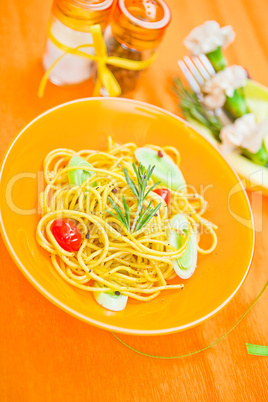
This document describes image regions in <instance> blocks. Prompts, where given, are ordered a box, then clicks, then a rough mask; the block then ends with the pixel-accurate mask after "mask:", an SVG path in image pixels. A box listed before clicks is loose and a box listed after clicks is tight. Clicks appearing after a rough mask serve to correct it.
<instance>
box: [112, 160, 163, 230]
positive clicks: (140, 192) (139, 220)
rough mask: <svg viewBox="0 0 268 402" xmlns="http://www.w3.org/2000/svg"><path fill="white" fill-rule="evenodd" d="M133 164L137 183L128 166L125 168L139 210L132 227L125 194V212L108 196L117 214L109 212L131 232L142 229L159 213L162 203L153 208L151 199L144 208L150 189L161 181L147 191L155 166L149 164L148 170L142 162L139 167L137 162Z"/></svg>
mask: <svg viewBox="0 0 268 402" xmlns="http://www.w3.org/2000/svg"><path fill="white" fill-rule="evenodd" d="M132 166H133V170H134V173H135V175H136V177H137V185H136V184H135V183H134V181H133V180H132V179H131V178H130V177H129V174H128V171H127V169H126V168H124V169H123V171H124V175H125V178H126V182H127V184H128V186H129V188H130V190H131V191H132V193H133V194H134V196H135V198H136V199H137V202H138V207H137V211H136V214H135V217H134V220H133V223H132V225H131V227H130V213H129V206H128V204H127V202H126V199H125V197H124V196H123V205H124V212H123V211H122V210H121V209H120V207H119V206H118V205H116V204H115V202H114V201H113V200H112V199H111V197H108V199H109V201H110V203H111V204H112V206H113V209H114V210H115V214H114V213H112V212H110V211H107V212H109V213H110V214H111V215H113V216H114V217H115V218H117V219H118V220H119V221H120V222H121V223H122V224H123V225H124V226H125V227H126V228H127V230H129V231H130V232H135V231H137V230H140V229H142V228H143V227H144V226H145V225H146V224H147V223H148V222H149V221H150V220H151V219H152V217H153V216H154V215H155V214H156V213H157V211H158V210H159V208H160V207H161V205H162V204H161V203H159V204H158V205H157V206H156V207H155V208H153V207H152V206H151V205H152V201H150V203H149V204H148V205H147V207H146V208H145V209H143V202H144V200H145V199H146V197H147V196H148V194H149V193H150V191H152V190H153V189H154V188H155V187H156V186H157V185H158V184H159V183H160V181H159V182H158V183H155V184H153V185H152V186H151V187H150V188H149V189H148V190H147V191H146V187H147V185H148V181H149V180H150V177H151V175H152V173H153V170H154V166H149V167H148V170H146V169H145V167H144V166H143V165H142V164H141V163H140V164H139V166H138V168H137V166H136V165H135V163H133V164H132Z"/></svg>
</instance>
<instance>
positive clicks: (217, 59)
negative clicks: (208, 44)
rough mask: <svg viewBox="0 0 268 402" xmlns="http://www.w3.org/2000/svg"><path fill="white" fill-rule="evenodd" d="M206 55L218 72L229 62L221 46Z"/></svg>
mask: <svg viewBox="0 0 268 402" xmlns="http://www.w3.org/2000/svg"><path fill="white" fill-rule="evenodd" d="M206 56H207V58H208V59H209V61H210V63H211V64H212V66H213V67H214V70H215V71H216V72H218V71H221V70H224V69H225V67H226V64H227V63H226V60H225V58H224V56H223V54H222V50H221V47H218V48H217V49H216V50H213V52H210V53H207V54H206Z"/></svg>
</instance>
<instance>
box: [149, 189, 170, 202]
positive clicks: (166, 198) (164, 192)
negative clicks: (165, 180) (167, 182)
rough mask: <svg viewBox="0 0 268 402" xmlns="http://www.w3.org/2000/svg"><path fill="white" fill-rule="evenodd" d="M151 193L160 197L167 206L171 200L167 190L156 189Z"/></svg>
mask: <svg viewBox="0 0 268 402" xmlns="http://www.w3.org/2000/svg"><path fill="white" fill-rule="evenodd" d="M153 192H154V193H156V194H158V195H160V197H162V198H163V200H164V201H165V202H166V204H167V205H169V203H170V199H171V192H170V191H169V190H168V189H167V188H157V189H156V190H153Z"/></svg>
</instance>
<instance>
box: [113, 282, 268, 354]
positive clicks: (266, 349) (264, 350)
mask: <svg viewBox="0 0 268 402" xmlns="http://www.w3.org/2000/svg"><path fill="white" fill-rule="evenodd" d="M267 287H268V282H266V285H265V286H264V288H263V289H262V291H261V293H260V294H259V295H258V296H257V297H256V299H255V300H254V301H253V303H252V304H251V305H250V306H249V307H248V309H247V310H246V311H245V312H244V313H243V314H242V316H241V317H240V318H239V320H238V321H237V322H236V323H235V325H234V326H233V327H232V328H231V329H229V331H228V332H226V333H225V334H224V335H222V336H221V337H220V338H219V339H217V340H216V341H215V342H213V343H211V344H210V345H208V346H205V347H204V348H202V349H199V350H195V351H194V352H190V353H187V354H184V355H179V356H157V355H150V354H148V353H145V352H141V351H140V350H137V349H134V348H133V347H132V346H130V345H128V344H127V343H126V342H124V341H122V339H120V338H119V337H118V336H117V335H115V334H114V333H113V332H112V334H113V336H114V337H115V338H116V339H117V340H118V341H119V342H121V343H122V344H123V345H124V346H126V347H127V348H129V349H130V350H132V351H133V352H136V353H139V354H140V355H143V356H146V357H151V358H153V359H180V358H182V357H188V356H193V355H196V354H197V353H200V352H203V351H205V350H207V349H209V348H211V347H212V346H214V345H216V344H217V343H219V342H220V341H221V340H222V339H223V338H225V337H226V336H227V335H229V333H230V332H231V331H232V330H233V329H235V327H237V325H238V324H239V323H240V322H241V321H242V320H243V318H244V317H245V316H246V315H247V313H248V312H249V311H250V310H251V309H252V307H253V306H254V305H255V304H256V303H257V301H258V300H259V298H260V297H261V296H262V294H263V293H264V292H265V290H266V288H267ZM246 345H247V349H248V346H251V347H253V346H255V350H257V349H256V347H257V348H260V349H258V350H259V351H261V353H253V354H258V355H259V356H268V346H258V345H251V344H248V343H247V344H246ZM251 350H254V348H253V349H251ZM248 353H250V352H249V351H248ZM265 353H266V354H265Z"/></svg>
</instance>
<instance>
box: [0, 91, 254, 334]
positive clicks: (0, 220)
mask: <svg viewBox="0 0 268 402" xmlns="http://www.w3.org/2000/svg"><path fill="white" fill-rule="evenodd" d="M96 100H97V101H105V102H109V101H113V102H114V101H116V102H118V101H119V102H122V101H123V102H128V103H133V104H139V105H142V106H145V107H150V108H153V109H155V110H157V111H160V112H162V113H164V114H167V115H169V116H171V117H173V118H175V119H176V120H179V121H180V122H181V123H183V124H184V125H186V126H187V127H189V128H191V129H192V130H194V131H195V132H196V133H197V134H198V135H200V136H201V137H202V138H203V139H204V140H205V141H206V142H207V143H208V144H209V145H210V146H212V148H214V150H215V151H216V152H217V153H218V154H219V155H220V156H221V157H222V158H223V159H224V161H225V163H226V164H227V165H228V167H229V168H230V169H231V171H232V172H233V174H234V176H235V177H236V179H237V181H238V182H239V184H240V187H241V190H242V191H243V194H244V197H245V199H246V202H247V206H248V208H249V212H250V219H251V223H252V250H251V257H250V260H249V263H248V267H247V269H246V272H245V275H244V276H243V278H242V280H241V281H240V283H239V285H238V286H237V288H236V289H235V290H234V292H233V293H232V294H231V295H230V296H229V297H228V298H227V299H226V300H225V301H224V302H223V303H222V304H220V306H218V307H217V308H216V309H214V310H213V311H211V312H210V313H208V314H206V315H205V316H203V317H202V318H200V319H198V320H195V321H192V322H190V323H188V324H184V325H180V326H178V327H172V328H169V329H158V330H140V329H129V328H122V327H118V326H114V325H110V324H104V323H102V322H100V321H97V320H94V319H92V318H89V317H86V316H85V315H83V314H80V313H78V312H77V311H75V310H74V309H72V308H70V307H68V306H67V305H66V304H64V303H62V302H60V301H59V300H58V299H57V298H55V297H54V296H53V295H52V294H51V293H50V292H48V291H47V290H46V289H45V288H43V287H42V286H41V285H40V284H39V283H38V282H37V281H36V280H35V279H34V278H33V277H32V275H31V274H30V273H29V272H28V271H27V268H26V267H24V265H23V264H22V263H21V261H20V259H19V257H18V256H17V254H16V252H15V250H14V249H13V247H12V245H11V243H10V242H9V239H8V236H7V233H6V230H5V226H4V222H3V218H2V212H1V209H0V232H1V234H2V238H3V241H4V243H5V245H6V247H7V250H8V252H9V254H10V256H11V258H12V259H13V261H14V262H15V264H16V265H17V267H18V268H19V270H20V271H21V272H22V274H23V275H24V276H25V277H26V279H27V280H29V282H30V283H31V284H32V285H33V286H34V287H35V289H37V290H38V292H39V293H41V294H42V295H43V296H44V297H45V298H46V299H47V300H49V301H50V302H52V303H53V304H54V305H56V306H57V307H59V308H60V309H61V310H63V311H65V312H66V313H68V314H70V315H71V316H73V317H75V318H78V319H80V320H81V321H83V322H86V323H87V324H92V325H94V326H96V327H98V328H101V329H105V330H108V331H112V332H116V333H121V334H127V335H143V336H144V335H145V336H153V335H169V334H172V333H176V332H180V331H184V330H186V329H190V328H193V327H195V326H196V325H199V324H201V323H202V322H204V321H206V320H207V319H208V318H210V317H212V316H214V315H215V314H217V312H219V311H220V310H222V309H223V308H224V307H225V306H226V305H227V304H228V303H229V302H230V301H231V299H232V298H233V297H234V296H235V294H236V293H237V292H238V290H239V289H240V288H241V286H242V284H243V283H244V281H245V279H246V277H247V275H248V273H249V269H250V266H251V263H252V259H253V254H254V249H255V226H254V219H253V213H252V209H251V205H250V202H249V199H248V195H247V193H246V189H245V187H244V185H243V183H242V180H241V179H240V177H239V176H238V174H237V173H236V171H235V170H234V169H233V168H232V166H231V165H230V164H229V162H228V160H227V159H226V157H225V156H224V155H223V154H222V152H221V151H219V149H217V147H216V146H215V145H214V144H212V143H211V142H210V141H209V140H208V139H207V138H206V137H205V136H204V135H203V134H202V133H200V132H199V131H197V130H196V129H195V128H194V127H193V126H192V125H191V124H190V123H188V122H187V121H186V120H184V119H182V118H181V117H179V116H177V115H176V114H174V113H172V112H170V111H168V110H166V109H164V108H161V107H159V106H156V105H152V104H150V103H147V102H143V101H139V100H136V99H128V98H116V97H107V98H102V97H87V98H80V99H74V100H72V101H68V102H65V103H61V104H60V105H57V106H54V107H53V108H51V109H48V110H46V111H45V112H43V113H41V114H40V115H38V116H37V117H35V118H34V119H33V120H31V121H30V122H29V123H28V124H27V125H26V126H25V127H24V128H23V129H22V130H21V131H20V132H19V133H18V135H17V136H16V137H15V138H14V140H13V141H12V142H11V143H10V145H9V146H8V148H7V150H6V152H5V153H4V156H3V158H2V161H1V165H0V185H1V180H2V174H3V170H4V166H5V162H6V160H7V158H8V156H9V153H10V152H11V150H12V149H13V147H14V145H15V143H16V142H17V141H18V139H19V138H20V136H21V135H22V134H23V133H24V131H26V130H27V129H28V127H30V126H31V125H32V124H34V123H35V122H36V121H37V120H39V119H41V118H42V117H44V116H45V115H47V114H49V113H51V112H53V111H54V110H57V109H60V108H62V107H65V106H67V105H70V104H73V103H80V102H88V101H96Z"/></svg>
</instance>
